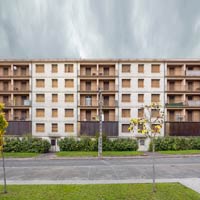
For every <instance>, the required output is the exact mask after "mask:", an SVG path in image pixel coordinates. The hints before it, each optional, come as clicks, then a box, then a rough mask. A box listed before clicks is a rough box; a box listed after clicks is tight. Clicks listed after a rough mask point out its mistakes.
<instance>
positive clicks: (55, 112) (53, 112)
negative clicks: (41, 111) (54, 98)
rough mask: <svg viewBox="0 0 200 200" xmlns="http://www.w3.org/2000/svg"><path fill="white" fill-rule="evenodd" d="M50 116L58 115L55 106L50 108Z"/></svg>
mask: <svg viewBox="0 0 200 200" xmlns="http://www.w3.org/2000/svg"><path fill="white" fill-rule="evenodd" d="M51 112H52V113H51V116H52V117H58V109H56V108H53V109H52V110H51Z"/></svg>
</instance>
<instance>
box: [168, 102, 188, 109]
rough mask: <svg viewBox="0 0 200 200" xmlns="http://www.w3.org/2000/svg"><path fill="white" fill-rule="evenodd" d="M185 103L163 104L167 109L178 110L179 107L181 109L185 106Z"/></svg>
mask: <svg viewBox="0 0 200 200" xmlns="http://www.w3.org/2000/svg"><path fill="white" fill-rule="evenodd" d="M185 105H186V104H185V102H168V103H166V104H165V106H166V107H167V108H168V107H170V108H180V107H183V106H185Z"/></svg>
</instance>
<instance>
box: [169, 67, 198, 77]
mask: <svg viewBox="0 0 200 200" xmlns="http://www.w3.org/2000/svg"><path fill="white" fill-rule="evenodd" d="M166 76H200V70H182V69H174V70H169V69H168V70H167V72H166Z"/></svg>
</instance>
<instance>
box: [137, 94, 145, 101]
mask: <svg viewBox="0 0 200 200" xmlns="http://www.w3.org/2000/svg"><path fill="white" fill-rule="evenodd" d="M138 103H144V94H138Z"/></svg>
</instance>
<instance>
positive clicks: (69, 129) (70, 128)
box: [65, 124, 74, 132]
mask: <svg viewBox="0 0 200 200" xmlns="http://www.w3.org/2000/svg"><path fill="white" fill-rule="evenodd" d="M73 131H74V124H65V132H73Z"/></svg>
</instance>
